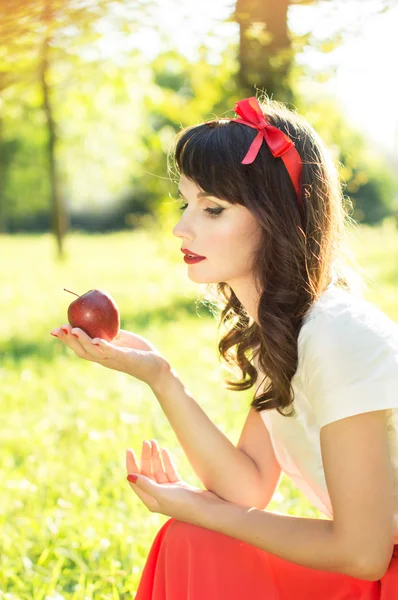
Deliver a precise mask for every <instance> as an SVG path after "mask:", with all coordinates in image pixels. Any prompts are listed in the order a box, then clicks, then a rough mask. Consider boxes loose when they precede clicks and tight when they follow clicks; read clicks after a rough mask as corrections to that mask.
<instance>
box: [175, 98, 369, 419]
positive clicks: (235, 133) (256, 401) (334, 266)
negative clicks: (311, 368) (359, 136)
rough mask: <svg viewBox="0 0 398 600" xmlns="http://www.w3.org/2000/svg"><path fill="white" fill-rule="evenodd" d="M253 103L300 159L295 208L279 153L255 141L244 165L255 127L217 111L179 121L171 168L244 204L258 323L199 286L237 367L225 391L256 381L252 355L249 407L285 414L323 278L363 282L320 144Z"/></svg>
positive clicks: (275, 107)
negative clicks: (252, 243)
mask: <svg viewBox="0 0 398 600" xmlns="http://www.w3.org/2000/svg"><path fill="white" fill-rule="evenodd" d="M258 101H259V103H260V106H261V109H262V111H263V113H264V115H265V116H266V118H267V119H268V121H269V122H270V123H271V124H273V125H275V126H276V127H278V128H279V129H281V130H282V131H283V132H285V133H286V134H287V135H288V136H289V137H290V138H291V139H292V140H293V141H294V143H295V146H296V149H297V150H298V152H299V154H300V157H301V159H302V163H303V171H302V201H303V206H302V209H301V211H299V208H298V202H297V197H296V194H295V190H294V187H293V185H292V182H291V180H290V177H289V174H288V172H287V170H286V168H285V166H284V164H283V162H282V160H281V159H279V158H274V157H273V156H272V154H271V152H270V150H269V148H268V146H267V144H266V143H265V142H263V143H262V145H261V148H260V151H259V153H258V155H257V157H256V159H255V161H254V162H253V163H252V164H248V165H243V164H241V161H242V159H243V157H244V156H245V155H246V152H247V150H248V148H249V146H250V144H251V142H252V141H253V139H254V137H255V136H256V134H257V131H256V130H255V129H252V128H251V127H247V126H245V125H241V124H239V123H236V122H230V121H228V120H226V119H222V118H216V119H214V120H211V121H207V122H204V123H201V124H198V125H194V126H191V127H186V128H184V129H183V130H182V131H180V132H179V133H178V134H177V136H176V138H175V144H174V146H173V158H174V167H175V170H176V171H177V174H184V175H185V176H186V177H187V178H188V179H190V180H192V181H193V182H195V183H196V185H197V186H199V187H200V188H201V189H202V190H204V191H205V192H207V193H210V194H211V195H212V196H215V197H217V198H220V199H226V200H228V201H229V202H230V203H232V204H240V205H242V206H245V207H246V208H247V209H248V210H250V211H251V213H252V214H253V215H254V216H255V218H256V219H257V221H258V224H259V225H260V228H261V230H262V240H261V243H260V245H259V247H258V248H257V249H256V251H255V254H254V256H253V277H254V281H255V284H256V286H257V289H258V290H259V293H260V301H259V308H258V323H257V322H255V321H254V320H253V319H252V318H251V317H250V315H249V314H248V313H247V311H246V310H245V308H244V306H242V304H241V303H240V301H239V300H238V298H237V296H236V295H235V294H234V292H233V290H232V288H231V287H230V286H229V285H228V284H227V283H225V282H218V283H212V284H206V291H207V295H206V298H205V300H206V301H205V302H204V303H205V304H206V303H207V304H210V305H212V306H213V307H216V309H218V312H219V313H221V314H220V324H219V329H220V328H221V327H222V326H224V328H225V330H226V334H225V335H224V336H223V337H222V338H221V340H220V342H219V344H218V350H219V356H220V357H222V358H223V359H224V360H225V361H226V363H227V364H228V365H230V366H232V367H234V369H228V370H229V371H230V372H232V373H233V372H234V370H235V369H236V367H238V368H239V369H240V371H241V373H239V374H240V376H241V379H240V380H239V381H235V382H233V381H229V380H227V381H226V383H227V389H232V390H235V391H243V390H246V389H249V388H251V387H252V386H253V385H254V384H255V383H256V381H257V379H258V372H257V369H256V368H255V366H254V364H253V363H254V362H256V364H258V367H259V370H261V372H262V373H263V375H265V378H264V379H263V381H262V382H261V384H260V386H259V387H258V388H257V390H256V393H257V391H258V390H259V389H260V387H261V385H262V384H263V383H264V382H265V383H266V384H267V385H266V386H264V391H263V393H261V394H260V395H259V396H257V397H256V393H255V394H254V398H253V400H252V403H251V406H252V407H253V408H254V409H255V410H256V411H258V412H261V411H262V410H267V409H272V408H276V409H277V410H278V412H280V413H281V414H283V415H284V416H290V415H292V414H294V410H293V405H292V403H293V400H294V393H293V388H292V385H291V380H292V378H293V376H294V374H295V372H296V370H297V364H298V344H297V340H298V336H299V332H300V329H301V327H302V323H303V318H304V316H305V315H306V313H307V311H308V310H309V308H310V307H311V305H312V304H313V302H314V301H315V300H317V299H318V298H319V296H320V294H321V293H322V292H323V291H324V290H325V288H326V287H327V286H328V285H329V283H331V282H334V283H335V285H337V286H340V287H342V288H345V289H347V290H349V291H351V290H353V289H354V290H355V291H358V290H360V288H362V286H363V281H362V279H361V276H360V275H359V271H360V267H358V265H357V263H356V261H355V259H354V258H353V256H352V254H351V252H350V250H349V246H348V243H347V239H346V233H347V228H346V223H347V222H350V223H351V224H352V225H354V226H355V223H354V222H353V221H352V219H351V217H350V214H349V210H348V209H351V208H352V205H351V202H350V201H349V199H348V198H346V197H345V196H344V195H343V191H342V186H341V184H340V181H339V176H338V172H337V169H336V166H335V165H334V163H333V161H332V159H331V157H330V155H329V153H328V150H327V148H326V147H325V145H324V143H323V142H322V140H321V139H320V137H319V136H318V134H317V133H316V132H315V131H314V129H313V128H312V127H311V126H310V125H309V123H308V122H307V121H306V120H305V119H304V118H303V117H302V116H300V115H299V114H297V113H296V112H294V111H292V110H290V109H288V108H287V107H286V106H285V105H283V104H282V103H280V102H276V101H275V100H270V99H268V98H267V97H265V98H263V99H259V98H258ZM350 262H352V263H353V264H354V263H355V264H354V267H352V266H350V264H349V263H350ZM212 312H213V314H214V315H215V314H216V312H217V310H216V311H214V310H213V311H212ZM289 407H290V408H289ZM286 409H287V410H286Z"/></svg>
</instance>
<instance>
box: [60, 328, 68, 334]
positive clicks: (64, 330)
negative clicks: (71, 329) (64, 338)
mask: <svg viewBox="0 0 398 600" xmlns="http://www.w3.org/2000/svg"><path fill="white" fill-rule="evenodd" d="M61 331H63V332H64V333H66V335H68V330H67V329H63V328H62V327H61Z"/></svg>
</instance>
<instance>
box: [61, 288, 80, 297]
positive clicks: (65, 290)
mask: <svg viewBox="0 0 398 600" xmlns="http://www.w3.org/2000/svg"><path fill="white" fill-rule="evenodd" d="M64 292H69V293H70V294H73V295H74V296H77V297H78V298H80V296H79V294H75V292H71V291H70V290H67V289H66V288H64Z"/></svg>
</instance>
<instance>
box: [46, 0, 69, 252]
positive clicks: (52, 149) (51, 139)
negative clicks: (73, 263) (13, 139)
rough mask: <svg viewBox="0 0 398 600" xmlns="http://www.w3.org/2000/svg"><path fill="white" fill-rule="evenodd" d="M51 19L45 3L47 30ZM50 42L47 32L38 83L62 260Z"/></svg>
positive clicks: (62, 211) (62, 210) (63, 220)
mask: <svg viewBox="0 0 398 600" xmlns="http://www.w3.org/2000/svg"><path fill="white" fill-rule="evenodd" d="M51 17H52V15H51V6H50V3H49V2H47V3H46V7H45V14H44V21H45V23H46V24H47V26H48V28H49V24H50V22H51ZM50 41H51V39H50V35H49V33H48V31H47V33H46V35H45V37H44V40H43V46H42V56H41V65H40V81H41V88H42V92H43V109H44V113H45V116H46V125H47V131H48V143H47V151H48V168H49V181H50V198H51V230H52V231H53V233H54V235H55V238H56V241H57V250H58V257H59V258H62V257H63V251H64V247H63V241H64V237H65V233H66V231H67V228H68V215H67V211H66V206H65V202H64V200H63V195H62V193H61V186H60V182H59V176H58V172H57V161H56V145H57V134H56V125H55V122H54V117H53V111H52V105H51V94H50V92H51V88H50V86H49V84H48V72H49V49H50Z"/></svg>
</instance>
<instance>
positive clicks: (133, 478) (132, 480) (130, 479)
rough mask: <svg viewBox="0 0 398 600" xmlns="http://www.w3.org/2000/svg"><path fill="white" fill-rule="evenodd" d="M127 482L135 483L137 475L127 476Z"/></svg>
mask: <svg viewBox="0 0 398 600" xmlns="http://www.w3.org/2000/svg"><path fill="white" fill-rule="evenodd" d="M127 480H128V481H131V483H135V482H136V481H137V475H133V474H132V473H131V474H130V475H127Z"/></svg>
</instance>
